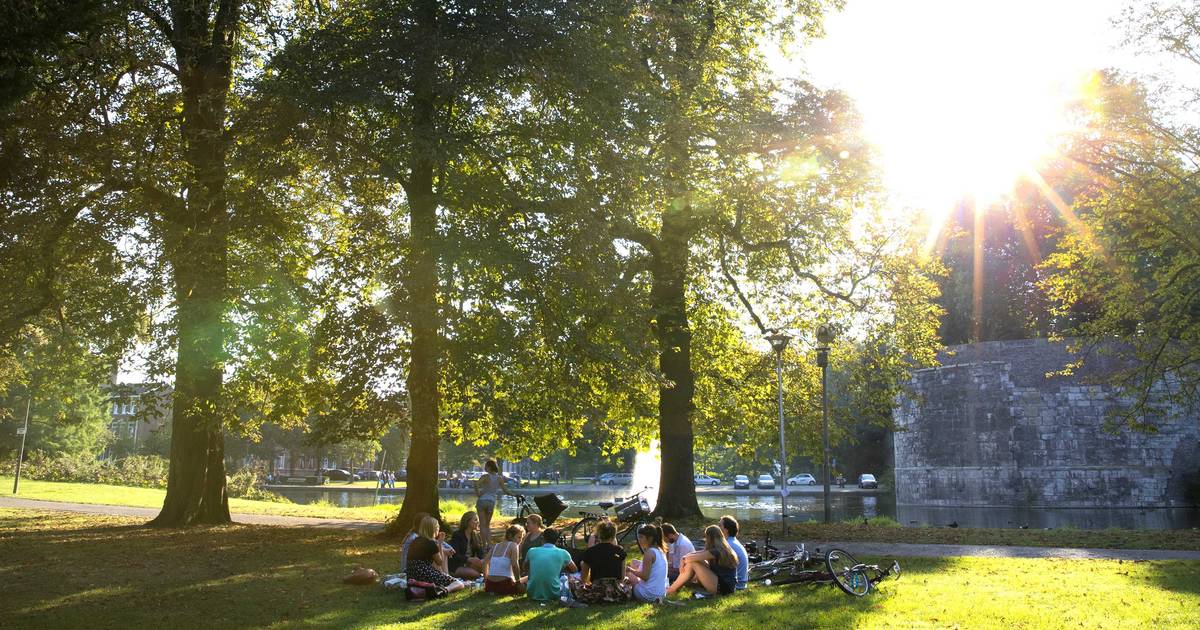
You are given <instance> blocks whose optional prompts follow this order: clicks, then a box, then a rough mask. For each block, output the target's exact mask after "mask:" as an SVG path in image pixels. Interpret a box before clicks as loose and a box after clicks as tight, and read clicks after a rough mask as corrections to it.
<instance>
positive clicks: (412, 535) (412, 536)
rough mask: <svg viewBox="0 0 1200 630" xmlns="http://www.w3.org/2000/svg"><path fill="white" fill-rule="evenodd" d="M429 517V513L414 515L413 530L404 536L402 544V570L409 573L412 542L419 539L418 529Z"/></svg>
mask: <svg viewBox="0 0 1200 630" xmlns="http://www.w3.org/2000/svg"><path fill="white" fill-rule="evenodd" d="M426 516H429V513H428V512H417V513H416V514H414V515H413V521H412V528H410V529H409V530H408V533H407V534H405V535H404V542H402V543H400V570H401V571H408V548H409V546H411V545H412V542H413V541H414V540H416V539H417V536H418V534H417V528H419V527H420V526H421V521H423V520H425V517H426Z"/></svg>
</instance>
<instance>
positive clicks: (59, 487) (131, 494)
mask: <svg viewBox="0 0 1200 630" xmlns="http://www.w3.org/2000/svg"><path fill="white" fill-rule="evenodd" d="M0 487H2V488H11V487H12V477H0ZM166 494H167V491H166V490H160V489H158V488H134V487H130V486H110V485H105V484H98V483H70V482H59V481H31V480H25V479H22V480H21V485H20V493H19V494H18V495H17V496H20V497H23V498H26V499H41V500H43V501H62V502H66V503H89V504H99V505H126V506H132V507H147V508H159V507H162V504H163V497H165V496H166ZM398 509H399V507H398V506H396V505H394V504H381V505H376V506H368V507H355V508H344V507H338V506H336V505H332V504H329V503H312V504H307V505H301V504H298V503H275V502H272V501H249V500H246V499H230V500H229V510H230V511H231V512H233V513H235V514H267V515H272V516H309V517H314V518H332V519H346V520H355V521H374V522H378V523H382V522H384V521H386V520H387V519H389V518H391V517H392V516H394V515H395V514H396V511H397V510H398ZM469 509H471V508H470V507H468V506H467V504H466V503H463V502H461V501H454V500H444V501H442V513H443V516H444V517H445V518H446V519H448V520H449V519H457V518H458V517H459V516H461V515H462V513H463V512H465V511H467V510H469Z"/></svg>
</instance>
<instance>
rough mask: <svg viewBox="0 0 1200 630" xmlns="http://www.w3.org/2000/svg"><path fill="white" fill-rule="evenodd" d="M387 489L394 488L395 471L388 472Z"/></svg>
mask: <svg viewBox="0 0 1200 630" xmlns="http://www.w3.org/2000/svg"><path fill="white" fill-rule="evenodd" d="M388 487H389V488H395V487H396V471H394V470H389V471H388Z"/></svg>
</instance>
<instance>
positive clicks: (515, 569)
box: [483, 525, 525, 595]
mask: <svg viewBox="0 0 1200 630" xmlns="http://www.w3.org/2000/svg"><path fill="white" fill-rule="evenodd" d="M523 538H525V528H523V527H521V526H520V525H509V526H508V529H507V530H506V531H505V532H504V542H500V543H496V544H495V545H493V546H492V549H491V551H488V554H487V557H485V558H484V559H483V566H484V567H486V568H485V569H484V580H483V590H484V592H486V593H495V594H497V595H520V594H522V593H524V592H525V583H524V582H523V581H522V580H521V554H520V551H519V550H520V547H521V539H523Z"/></svg>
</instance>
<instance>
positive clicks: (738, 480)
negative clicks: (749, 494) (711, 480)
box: [733, 475, 750, 490]
mask: <svg viewBox="0 0 1200 630" xmlns="http://www.w3.org/2000/svg"><path fill="white" fill-rule="evenodd" d="M742 488H745V489H747V490H749V489H750V478H749V477H747V476H746V475H738V476H736V477H734V478H733V489H734V490H740V489H742Z"/></svg>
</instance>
